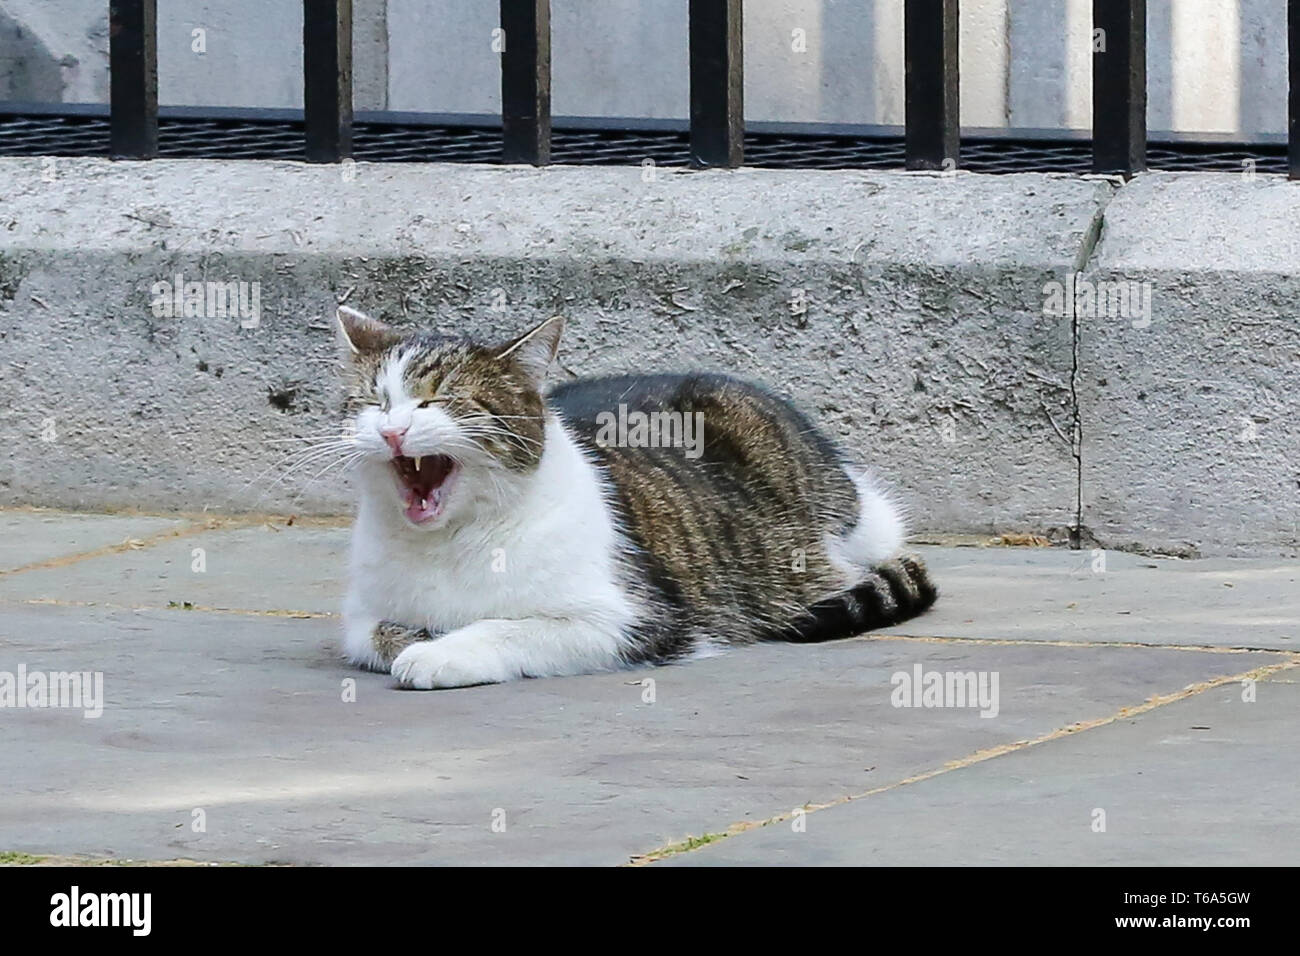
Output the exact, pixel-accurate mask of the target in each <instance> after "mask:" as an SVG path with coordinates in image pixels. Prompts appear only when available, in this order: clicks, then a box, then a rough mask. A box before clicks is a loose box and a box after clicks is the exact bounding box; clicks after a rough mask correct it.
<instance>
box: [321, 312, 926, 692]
mask: <svg viewBox="0 0 1300 956" xmlns="http://www.w3.org/2000/svg"><path fill="white" fill-rule="evenodd" d="M338 317H339V323H340V325H341V327H342V330H343V334H344V336H345V339H346V341H347V343H348V345H349V346H350V351H351V359H350V363H349V364H350V370H351V374H350V379H351V388H350V393H349V400H348V401H349V407H348V410H349V414H350V415H351V416H353V419H352V422H351V428H350V429H349V431H350V434H351V441H352V450H354V451H356V452H359V453H361V460H360V464H359V466H358V468H357V472H358V481H359V485H360V492H361V498H360V507H359V510H358V514H357V519H356V525H355V527H354V529H353V532H352V548H351V556H350V568H349V578H348V590H347V597H346V600H345V605H344V629H345V633H344V638H343V646H344V652H345V654H346V656H347V657H348V659H349V660H350V661H352V662H354V663H356V664H358V665H361V666H363V667H367V668H371V669H375V670H388V671H391V673H392V674H393V676H394V677H395V678H397V680H398V682H399V683H400V684H402V685H404V686H408V687H417V688H434V687H461V686H467V685H472V684H485V683H495V682H498V681H508V680H514V679H515V678H519V677H546V676H552V675H560V674H582V673H589V672H593V671H601V670H609V669H612V668H617V667H621V666H625V665H630V664H636V663H642V662H663V661H670V660H673V659H677V658H681V657H684V656H687V655H690V654H694V653H699V652H702V651H708V650H710V649H713V648H718V647H725V646H729V645H733V644H746V643H751V642H754V641H759V640H786V641H821V640H828V639H831V638H836V637H844V636H848V635H851V634H856V633H859V632H861V631H864V630H867V629H869V628H873V627H880V626H884V625H888V624H893V623H896V622H898V621H902V620H905V619H907V618H909V617H912V616H914V615H916V614H919V613H920V612H922V611H924V610H925V609H926V608H928V607H929V606H930V605H931V604H932V603H933V602H934V599H935V596H936V591H935V588H934V586H933V585H932V584H931V582H930V580H929V578H928V576H927V574H926V572H925V569H924V567H923V566H922V565H921V563H920V562H919V561H918V560H917V559H915V558H914V557H911V556H908V555H904V554H901V553H900V548H901V547H902V544H903V534H904V532H903V521H902V518H901V516H900V514H899V510H898V509H897V508H896V507H895V506H894V505H893V504H892V503H891V502H890V500H889V499H888V498H887V497H886V496H885V495H884V494H882V493H881V492H880V490H878V489H877V488H876V487H875V486H874V485H873V484H872V482H871V481H870V480H869V479H867V478H866V477H865V476H862V475H859V474H857V473H855V472H853V471H851V469H850V467H849V465H848V464H847V460H846V459H845V457H844V456H843V455H842V454H841V453H840V452H839V451H838V450H837V449H836V448H835V447H834V445H833V444H832V443H831V442H830V440H828V439H827V438H826V437H825V436H824V435H822V434H821V433H820V432H818V431H817V430H816V428H814V427H813V425H812V424H811V423H810V422H809V421H808V419H807V418H805V417H804V416H803V415H802V414H801V413H800V412H798V411H797V410H796V409H794V408H793V407H792V406H791V405H789V404H788V403H787V402H785V401H783V400H781V399H779V398H776V397H775V396H773V395H770V394H768V393H767V392H766V391H763V390H762V389H760V388H757V387H755V386H753V385H749V384H746V383H744V382H741V381H738V380H736V379H732V378H729V377H726V376H722V375H709V374H700V375H636V376H618V377H613V378H596V379H579V380H577V381H574V382H571V383H569V384H566V385H563V386H561V387H559V388H557V389H555V390H553V391H551V392H550V393H549V394H546V395H545V396H544V394H543V381H544V379H545V378H546V373H547V369H548V368H549V367H550V365H551V363H552V361H553V360H554V358H555V355H556V350H557V349H558V347H559V342H560V333H561V328H562V324H563V323H562V320H561V319H559V318H554V319H550V320H548V321H546V322H543V323H542V324H541V325H539V326H537V327H536V328H534V329H532V330H531V331H529V332H527V333H526V334H524V335H522V336H520V337H519V338H516V339H514V340H513V341H510V342H507V343H505V344H503V345H497V346H489V345H482V344H478V343H474V342H471V341H468V340H465V339H457V338H447V337H442V336H437V335H432V334H422V333H406V332H402V331H398V330H396V329H393V328H390V327H389V326H387V325H384V324H382V323H380V322H377V321H375V320H373V319H371V318H368V317H366V316H365V315H362V314H361V313H359V312H356V311H355V310H352V309H349V308H346V307H343V308H340V309H339V312H338ZM620 406H624V407H623V408H622V409H620ZM635 412H644V413H650V412H657V413H660V417H659V419H657V420H659V421H671V420H672V417H671V416H669V417H667V418H665V417H664V416H663V413H665V412H668V413H680V414H681V415H682V416H690V419H689V420H690V421H691V422H698V423H699V424H700V425H702V428H703V434H702V436H701V435H697V436H696V442H697V445H696V446H695V447H694V448H692V449H691V450H690V451H689V453H688V452H687V450H685V449H683V448H682V447H662V445H661V447H626V446H627V445H632V444H638V445H641V444H644V443H643V442H639V441H638V442H633V441H625V442H624V443H623V445H622V446H620V445H619V444H618V443H616V442H610V441H609V440H608V439H609V437H610V434H609V429H608V428H606V427H605V426H607V425H608V423H609V421H610V419H611V417H612V416H614V415H616V414H621V415H623V416H624V418H625V419H626V418H629V417H631V416H632V414H633V413H635ZM679 421H681V420H679ZM624 437H626V436H624ZM701 438H702V441H701V440H700V439H701ZM656 444H661V443H656Z"/></svg>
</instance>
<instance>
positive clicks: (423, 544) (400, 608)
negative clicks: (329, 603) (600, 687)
mask: <svg viewBox="0 0 1300 956" xmlns="http://www.w3.org/2000/svg"><path fill="white" fill-rule="evenodd" d="M384 467H386V466H383V465H380V466H378V467H377V468H375V469H373V470H371V471H369V472H366V473H363V474H362V475H361V476H360V481H361V485H362V496H361V503H360V509H359V512H358V515H357V522H356V525H355V527H354V528H353V533H352V547H351V555H350V560H349V577H348V593H347V598H346V601H345V606H344V618H345V630H346V633H345V638H344V644H345V651H346V653H347V654H348V656H349V657H350V658H351V659H352V660H354V661H356V662H358V663H362V664H367V663H370V664H373V663H374V661H373V660H371V656H370V648H369V644H370V636H369V635H370V631H371V630H372V629H373V627H374V625H375V624H376V623H378V622H379V621H394V622H396V623H399V624H404V625H408V626H412V627H427V628H429V629H430V630H431V631H434V632H447V631H453V630H456V629H458V628H463V627H467V626H468V625H471V624H474V623H475V622H477V621H482V620H485V619H505V620H520V619H548V620H554V621H574V622H581V623H582V624H583V625H584V626H587V627H597V628H599V629H600V630H601V631H603V632H604V633H605V634H607V635H608V636H609V637H610V638H611V639H612V640H614V641H617V639H618V636H619V634H620V633H621V631H622V630H623V628H624V627H625V626H626V625H627V624H628V623H629V622H630V621H631V620H632V618H633V616H634V614H635V613H636V608H635V607H634V605H633V602H632V601H631V599H630V598H629V597H628V595H627V594H626V593H625V592H624V590H623V588H622V587H621V586H620V585H619V584H618V583H617V581H616V575H617V570H618V567H617V561H618V555H619V552H620V551H621V549H622V548H623V547H624V546H625V545H624V541H623V539H622V537H621V535H620V534H619V532H618V530H617V528H616V526H615V523H614V520H613V515H612V512H611V510H610V507H609V502H608V499H607V489H606V485H605V479H604V478H603V476H602V474H601V472H600V471H599V469H598V468H596V467H595V466H594V465H593V464H592V463H591V462H590V461H589V460H588V459H587V458H586V456H585V455H584V454H583V452H582V450H581V449H580V448H579V447H578V446H577V445H576V443H575V442H574V441H573V439H572V438H571V437H570V436H569V435H568V434H567V432H566V431H565V430H564V428H563V426H562V425H561V424H560V423H559V422H558V421H557V420H555V419H552V420H551V421H550V422H548V425H547V429H546V445H545V451H544V453H543V455H542V459H541V462H540V464H539V465H538V468H537V470H536V471H535V472H534V473H533V474H531V475H530V476H528V477H527V478H525V479H523V480H517V481H512V482H510V483H509V484H508V485H507V486H506V487H505V488H504V492H503V493H504V497H505V498H506V503H505V505H504V506H503V507H500V508H496V509H482V508H481V509H478V510H477V511H476V512H475V515H476V516H475V517H474V518H473V519H471V520H469V521H467V522H465V523H462V524H459V525H457V526H454V527H448V528H441V529H437V530H435V531H426V530H424V529H421V528H418V527H413V526H411V525H410V524H409V523H408V522H407V521H406V520H405V518H404V517H403V515H402V514H401V512H400V510H399V509H398V508H396V507H395V506H394V504H393V501H392V499H391V495H389V494H386V493H385V491H386V490H387V489H385V488H384V487H383V486H382V485H381V484H380V483H381V482H384V481H388V480H390V479H389V477H388V476H387V475H386V474H385V473H384V472H383V468H384Z"/></svg>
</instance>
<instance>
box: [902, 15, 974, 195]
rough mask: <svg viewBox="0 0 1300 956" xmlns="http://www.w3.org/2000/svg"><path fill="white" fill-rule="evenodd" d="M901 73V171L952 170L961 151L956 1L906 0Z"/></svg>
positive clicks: (955, 166)
mask: <svg viewBox="0 0 1300 956" xmlns="http://www.w3.org/2000/svg"><path fill="white" fill-rule="evenodd" d="M903 70H904V114H905V120H904V122H905V123H906V125H907V128H906V134H905V135H906V149H905V153H906V164H907V168H908V169H942V170H952V169H956V168H957V162H958V160H959V159H960V152H961V74H960V70H959V69H958V3H957V0H906V3H905V6H904V8H903Z"/></svg>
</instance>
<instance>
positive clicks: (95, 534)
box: [0, 510, 188, 573]
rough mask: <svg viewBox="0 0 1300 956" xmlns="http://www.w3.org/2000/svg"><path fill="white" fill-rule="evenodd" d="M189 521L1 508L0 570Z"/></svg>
mask: <svg viewBox="0 0 1300 956" xmlns="http://www.w3.org/2000/svg"><path fill="white" fill-rule="evenodd" d="M186 524H188V522H187V521H186V520H185V519H182V518H167V517H158V516H153V515H73V514H64V513H62V512H50V511H27V510H0V573H4V572H5V571H12V570H14V569H15V568H21V567H25V566H26V565H29V564H37V563H40V562H44V561H52V560H54V559H56V558H62V557H67V556H68V555H73V554H81V553H84V552H86V551H95V550H97V549H99V548H106V547H110V546H112V545H116V544H122V543H123V542H125V541H127V540H131V539H134V540H137V541H139V540H143V539H145V538H149V537H151V536H152V535H156V534H159V533H161V532H164V531H168V530H171V529H174V528H182V527H184V526H185V525H186Z"/></svg>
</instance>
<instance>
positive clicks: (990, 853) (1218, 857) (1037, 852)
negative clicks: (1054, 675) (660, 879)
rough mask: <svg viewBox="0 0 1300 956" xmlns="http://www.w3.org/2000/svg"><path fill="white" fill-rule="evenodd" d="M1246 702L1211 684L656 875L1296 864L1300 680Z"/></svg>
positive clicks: (715, 847) (1269, 683) (1236, 689)
mask: <svg viewBox="0 0 1300 956" xmlns="http://www.w3.org/2000/svg"><path fill="white" fill-rule="evenodd" d="M1282 673H1284V674H1290V675H1294V674H1295V673H1296V671H1294V670H1292V671H1284V672H1282ZM1242 696H1243V687H1242V686H1241V685H1239V684H1229V685H1224V686H1221V687H1216V688H1213V689H1211V690H1208V691H1206V692H1204V693H1201V694H1198V695H1196V696H1193V697H1188V698H1186V699H1183V700H1180V701H1176V702H1174V703H1171V704H1169V705H1167V706H1165V707H1160V708H1157V709H1155V710H1151V711H1148V712H1146V713H1143V714H1141V715H1139V716H1136V717H1134V718H1132V719H1130V720H1122V721H1118V722H1116V723H1113V724H1109V725H1107V726H1105V727H1102V728H1099V729H1096V730H1093V731H1090V732H1088V733H1082V734H1077V735H1074V736H1070V737H1067V738H1063V739H1060V740H1055V741H1052V742H1051V743H1049V744H1045V745H1041V746H1037V747H1032V748H1028V749H1024V750H1019V751H1016V752H1014V753H1010V754H1007V755H1005V756H1003V757H1000V758H998V759H997V760H995V761H989V762H985V763H981V764H976V765H974V766H969V767H964V768H962V769H960V770H955V771H951V772H949V773H944V774H940V775H938V776H935V777H931V778H930V779H928V780H923V781H921V782H918V783H915V784H910V785H908V786H905V787H900V788H897V789H894V790H889V791H886V792H883V793H879V794H875V795H874V796H871V797H869V798H867V799H865V800H862V801H855V802H852V803H844V804H841V805H839V806H833V807H830V808H827V809H825V810H819V811H816V812H814V813H810V814H808V815H806V816H805V817H804V818H803V821H802V823H803V826H804V829H803V831H802V832H796V830H795V827H794V825H793V822H792V821H791V822H782V823H773V824H770V825H769V826H765V827H762V828H760V829H753V830H749V831H747V832H744V833H740V834H737V835H735V836H732V837H728V838H726V839H724V840H721V841H719V842H717V843H712V844H709V845H707V846H704V847H701V848H700V849H698V850H695V851H692V852H690V853H687V854H682V855H679V856H675V857H671V858H669V859H666V860H663V861H661V865H678V866H681V865H685V866H734V865H744V864H763V865H780V864H783V863H786V864H790V863H797V864H800V865H805V866H807V865H813V866H817V865H839V866H858V865H880V866H890V865H892V866H952V865H962V866H987V865H1002V864H1016V865H1023V864H1038V865H1053V866H1228V865H1236V866H1269V865H1279V866H1295V865H1296V864H1297V863H1300V827H1297V826H1296V824H1295V819H1294V817H1295V793H1296V782H1297V781H1298V780H1300V749H1298V748H1296V746H1295V743H1294V741H1295V727H1296V725H1297V722H1300V683H1297V682H1296V681H1295V680H1294V678H1288V679H1284V680H1267V679H1266V680H1262V681H1260V682H1259V683H1258V684H1257V686H1256V699H1255V701H1254V702H1246V701H1243V699H1242ZM1102 825H1104V829H1101V826H1102Z"/></svg>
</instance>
